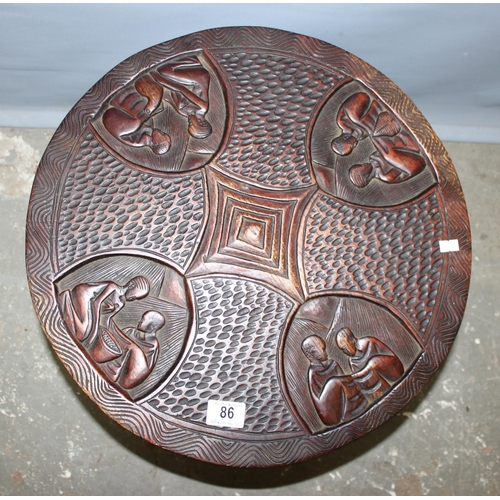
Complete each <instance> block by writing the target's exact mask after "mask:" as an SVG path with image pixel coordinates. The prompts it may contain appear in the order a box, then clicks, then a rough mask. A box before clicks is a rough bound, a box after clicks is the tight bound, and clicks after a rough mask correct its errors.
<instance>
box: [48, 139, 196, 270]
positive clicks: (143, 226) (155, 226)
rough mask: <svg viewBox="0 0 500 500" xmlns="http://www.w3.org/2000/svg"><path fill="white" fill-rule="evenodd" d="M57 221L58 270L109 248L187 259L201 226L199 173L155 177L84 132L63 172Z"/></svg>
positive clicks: (179, 260) (183, 261) (181, 263)
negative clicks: (111, 151)
mask: <svg viewBox="0 0 500 500" xmlns="http://www.w3.org/2000/svg"><path fill="white" fill-rule="evenodd" d="M62 196H63V199H62V204H61V209H60V215H59V221H58V235H57V254H58V264H59V269H64V268H65V267H67V266H68V265H70V264H72V263H74V262H77V261H80V260H83V259H85V258H88V257H90V256H92V255H95V254H98V253H102V252H106V251H109V250H114V251H117V250H137V249H140V250H142V251H147V252H151V253H153V254H156V255H157V256H159V257H161V258H165V259H166V260H168V261H170V262H173V263H175V264H177V265H179V266H180V267H181V268H182V267H184V266H185V264H186V263H187V262H188V261H189V258H190V256H191V255H192V253H193V249H194V246H195V241H196V239H197V237H198V235H199V233H200V231H201V229H202V226H203V217H204V203H205V187H204V180H203V175H202V173H201V172H199V171H198V172H196V173H190V174H187V175H178V174H177V175H171V176H162V177H160V176H157V175H154V174H151V173H148V172H143V171H140V170H138V169H136V168H133V167H130V166H128V165H127V164H124V163H122V162H121V161H120V160H118V159H116V158H115V157H113V156H112V155H111V154H110V153H108V151H107V150H106V149H104V148H103V147H102V146H101V144H100V143H99V142H98V141H97V140H96V139H95V138H94V136H93V135H92V134H91V133H89V134H87V135H86V137H85V139H84V141H83V142H82V143H81V144H80V147H79V149H78V152H77V153H76V155H75V157H74V159H73V161H72V164H71V166H70V168H69V171H68V173H67V177H66V180H65V184H64V191H63V195H62Z"/></svg>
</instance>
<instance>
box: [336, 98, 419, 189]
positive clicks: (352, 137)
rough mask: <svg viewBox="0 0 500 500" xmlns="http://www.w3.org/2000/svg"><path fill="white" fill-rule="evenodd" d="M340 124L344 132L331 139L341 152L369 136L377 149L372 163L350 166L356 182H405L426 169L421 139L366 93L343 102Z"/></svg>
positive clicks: (364, 183)
mask: <svg viewBox="0 0 500 500" xmlns="http://www.w3.org/2000/svg"><path fill="white" fill-rule="evenodd" d="M337 124H338V125H339V127H340V128H341V129H342V135H340V136H339V137H337V138H335V139H334V140H333V141H332V143H331V147H332V149H333V151H334V152H335V153H337V154H338V155H340V156H346V155H349V154H351V152H352V151H353V149H354V148H355V147H356V146H357V144H358V143H359V141H361V140H363V139H365V138H366V137H370V139H371V140H372V142H373V145H374V146H375V148H376V149H377V152H375V153H373V154H372V155H371V156H370V161H369V163H364V164H358V165H354V166H352V167H351V168H350V170H349V177H350V179H351V181H352V183H353V184H354V185H355V186H357V187H359V188H364V187H366V186H367V185H368V184H369V183H370V181H371V180H372V179H374V178H376V179H380V180H381V181H383V182H387V183H389V184H393V183H398V182H403V181H406V180H408V179H410V178H411V177H414V176H416V175H417V174H419V173H420V172H422V171H423V169H424V167H425V160H424V158H423V157H422V156H421V155H420V149H419V146H418V143H417V142H416V141H415V139H413V137H412V136H411V135H410V134H409V133H408V132H406V131H405V130H404V129H403V128H402V127H401V126H400V125H399V123H398V122H397V121H396V119H395V118H394V117H393V116H392V115H391V114H390V113H389V112H387V111H383V109H382V107H381V105H380V103H379V102H378V101H377V100H376V99H372V98H371V97H370V96H369V95H368V94H367V93H365V92H358V93H356V94H354V95H352V96H350V97H349V98H348V99H346V100H345V101H344V102H343V104H342V105H341V106H340V109H339V112H338V114H337Z"/></svg>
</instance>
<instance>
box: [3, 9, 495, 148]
mask: <svg viewBox="0 0 500 500" xmlns="http://www.w3.org/2000/svg"><path fill="white" fill-rule="evenodd" d="M242 25H247V26H267V27H273V28H280V29H284V30H288V31H294V32H296V33H302V34H304V35H308V36H312V37H316V38H320V39H322V40H325V41H326V42H329V43H332V44H334V45H337V46H339V47H341V48H343V49H345V50H347V51H349V52H351V53H353V54H355V55H357V56H358V57H361V58H362V59H364V60H365V61H366V62H368V63H370V64H371V65H372V66H374V67H375V68H377V69H378V70H379V71H381V72H382V73H384V74H386V75H387V76H388V77H389V78H390V79H391V80H393V81H394V82H395V83H396V84H397V85H399V86H400V87H401V89H402V90H403V91H404V92H405V93H406V94H407V95H408V96H409V97H410V98H411V99H412V100H413V101H414V102H415V104H416V105H417V106H418V107H419V108H420V110H421V111H422V113H423V114H424V116H425V117H426V118H427V119H428V120H429V122H430V123H431V125H432V126H433V127H434V129H435V130H436V132H437V133H438V135H439V136H440V137H441V139H443V140H452V141H474V142H500V5H495V4H480V5H477V4H439V5H433V4H384V5H377V4H242V3H240V4H146V5H144V4H142V5H140V4H106V5H100V4H3V5H0V47H1V51H0V126H13V127H16V126H17V127H56V126H57V125H58V124H59V123H60V122H61V120H62V119H63V118H64V116H65V115H66V114H67V113H68V111H69V110H70V109H71V107H72V106H73V105H74V104H75V103H76V102H77V101H78V100H79V99H80V98H81V97H82V96H83V94H84V93H85V92H86V91H87V90H88V89H89V88H90V87H91V86H92V85H93V84H94V83H96V82H97V81H98V80H99V79H100V78H101V77H102V76H103V75H104V74H105V73H107V72H108V71H109V70H110V69H111V68H113V67H114V66H115V65H117V64H118V63H120V62H121V61H123V60H124V59H125V58H127V57H128V56H130V55H132V54H134V53H136V52H138V51H140V50H143V49H145V48H147V47H150V46H151V45H155V44H157V43H161V42H164V41H167V40H170V39H172V38H175V37H178V36H183V35H186V34H189V33H192V32H194V31H199V30H203V29H208V28H216V27H222V26H242Z"/></svg>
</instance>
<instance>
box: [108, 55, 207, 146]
mask: <svg viewBox="0 0 500 500" xmlns="http://www.w3.org/2000/svg"><path fill="white" fill-rule="evenodd" d="M209 83H210V75H209V73H208V71H207V70H206V69H205V68H204V67H203V66H202V64H201V63H200V60H199V59H198V57H197V56H186V57H184V58H182V59H176V60H175V61H172V62H166V63H164V64H162V65H160V66H158V67H157V68H155V69H153V70H151V71H150V72H148V73H146V74H144V75H142V76H140V77H139V78H138V79H137V80H136V81H135V83H134V84H133V85H127V86H126V87H125V88H124V89H123V90H121V91H120V92H118V94H117V95H116V96H115V97H114V98H113V99H112V100H111V102H110V104H111V107H110V108H109V109H107V110H106V112H105V113H104V115H103V117H102V120H103V124H104V126H105V127H106V129H107V130H108V131H109V132H110V133H111V134H112V135H113V136H114V137H116V138H117V139H119V140H120V141H121V142H123V143H124V144H127V145H128V146H132V147H143V146H149V147H150V148H151V149H152V150H153V152H154V153H156V154H158V155H161V154H165V153H167V152H168V150H169V149H170V146H171V139H170V136H169V135H168V133H167V132H165V131H162V130H160V129H158V128H152V127H151V125H150V124H149V121H150V119H151V118H152V117H153V116H154V115H156V114H158V113H161V112H162V111H164V108H163V107H162V104H163V101H165V102H167V103H169V104H170V105H171V106H172V108H173V109H174V110H175V111H176V112H177V113H179V114H180V115H182V116H185V117H186V118H187V120H188V128H187V130H188V132H189V134H190V135H191V136H192V137H195V138H197V139H204V138H206V137H208V136H209V135H210V134H211V133H212V126H211V125H210V123H209V122H208V121H207V120H206V119H205V115H206V113H207V111H208V105H209V103H208V87H209Z"/></svg>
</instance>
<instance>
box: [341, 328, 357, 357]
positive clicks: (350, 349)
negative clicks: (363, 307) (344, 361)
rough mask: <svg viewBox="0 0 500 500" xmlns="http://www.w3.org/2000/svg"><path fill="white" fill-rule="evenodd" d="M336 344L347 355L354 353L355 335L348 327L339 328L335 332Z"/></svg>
mask: <svg viewBox="0 0 500 500" xmlns="http://www.w3.org/2000/svg"><path fill="white" fill-rule="evenodd" d="M337 345H338V346H339V349H340V350H341V351H342V352H343V353H344V354H347V355H348V356H354V355H355V354H356V350H357V346H356V337H355V336H354V334H353V333H352V331H351V330H350V329H349V328H341V329H340V330H339V331H338V332H337Z"/></svg>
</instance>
